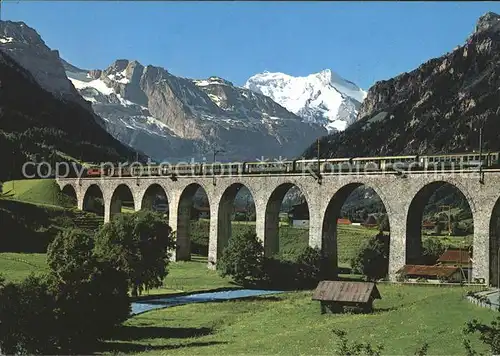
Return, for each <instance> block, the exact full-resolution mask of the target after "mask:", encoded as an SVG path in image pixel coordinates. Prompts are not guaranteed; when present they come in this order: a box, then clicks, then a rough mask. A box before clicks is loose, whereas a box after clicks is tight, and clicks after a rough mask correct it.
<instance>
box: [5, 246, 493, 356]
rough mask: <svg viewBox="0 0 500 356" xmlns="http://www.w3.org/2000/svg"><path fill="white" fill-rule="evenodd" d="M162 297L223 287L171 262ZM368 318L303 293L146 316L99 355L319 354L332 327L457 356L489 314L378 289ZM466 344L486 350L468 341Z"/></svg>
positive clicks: (19, 263) (21, 271)
mask: <svg viewBox="0 0 500 356" xmlns="http://www.w3.org/2000/svg"><path fill="white" fill-rule="evenodd" d="M44 259H45V256H44V255H43V254H11V253H3V254H0V269H1V270H2V271H3V272H4V273H5V274H6V276H7V277H8V279H14V280H19V279H21V278H23V277H25V276H27V275H28V274H29V273H30V271H42V270H44V269H45V268H46V267H45V266H46V265H45V261H44ZM165 284H166V285H167V287H168V290H164V292H165V291H167V292H179V291H194V290H204V289H214V288H220V287H228V286H231V284H230V281H229V280H228V279H223V278H220V277H219V276H217V274H216V272H214V271H209V270H207V268H206V260H205V259H203V258H198V257H197V258H195V260H194V261H192V262H177V263H172V265H171V268H170V274H169V276H168V277H167V278H166V280H165ZM379 289H380V292H381V294H382V298H383V299H382V300H377V301H376V302H375V309H376V312H375V313H374V314H372V315H328V314H327V315H320V313H319V305H318V303H317V302H314V301H312V300H311V292H307V291H306V292H290V293H286V294H282V295H277V296H268V297H260V298H254V299H252V300H245V301H243V300H240V301H230V302H223V303H217V304H214V303H207V304H193V305H187V306H180V307H174V308H170V309H164V310H157V311H151V312H148V313H145V314H141V315H138V316H136V317H133V318H131V319H130V320H128V321H127V322H126V323H125V324H124V327H123V328H122V329H121V330H120V331H119V332H118V333H117V334H116V335H115V336H114V338H113V340H112V341H110V342H109V343H108V344H106V345H105V347H104V348H103V350H102V351H103V352H123V353H127V354H128V353H133V352H144V353H148V354H168V355H175V354H180V355H192V354H217V355H219V354H228V355H230V354H238V353H239V354H241V353H245V354H326V353H333V352H334V347H335V339H334V337H333V336H332V333H331V330H332V329H333V328H342V329H345V330H346V331H347V332H348V336H349V338H350V339H354V338H356V339H357V340H358V341H366V342H371V343H377V342H381V343H383V344H384V345H385V352H384V353H385V354H413V352H414V351H415V349H416V348H417V347H419V346H421V345H422V344H423V343H424V342H429V344H430V353H431V354H464V352H463V347H462V344H461V340H462V335H461V330H462V327H463V325H464V323H465V322H466V321H468V320H470V319H472V318H478V319H480V320H482V321H485V322H489V321H490V320H492V319H493V317H494V316H495V313H492V312H491V311H489V310H487V309H482V308H479V307H477V306H475V305H472V304H471V303H468V302H467V301H465V300H464V299H463V295H464V293H465V289H464V288H460V287H455V288H446V287H432V286H397V285H388V284H381V285H379ZM472 339H473V344H474V345H475V346H476V347H478V348H479V349H480V350H482V351H486V350H485V349H484V347H483V346H482V345H481V344H480V343H479V342H478V339H477V338H476V337H474V338H472Z"/></svg>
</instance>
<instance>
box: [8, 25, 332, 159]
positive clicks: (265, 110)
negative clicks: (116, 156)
mask: <svg viewBox="0 0 500 356" xmlns="http://www.w3.org/2000/svg"><path fill="white" fill-rule="evenodd" d="M0 25H1V27H0V50H2V51H4V52H5V53H7V54H9V56H11V57H12V58H13V59H14V60H15V61H16V62H18V63H19V64H20V65H21V66H22V67H24V68H25V69H27V70H28V71H29V72H30V73H31V74H32V75H33V77H34V78H35V79H36V80H37V82H38V83H39V85H40V86H42V87H43V88H44V89H45V90H47V91H49V92H51V93H52V94H53V95H54V96H55V97H56V98H59V99H60V100H63V101H73V102H77V103H78V104H80V105H81V106H83V107H85V108H86V109H87V110H89V111H90V112H91V113H92V115H94V116H95V120H96V121H97V122H98V123H99V124H101V125H102V126H105V128H106V129H107V131H108V132H110V133H111V134H112V135H113V136H114V137H115V138H118V139H119V140H120V141H122V142H123V143H125V144H127V145H130V146H132V147H133V148H135V149H138V150H140V151H142V152H144V153H146V154H147V155H149V156H151V157H152V158H153V159H156V160H168V161H179V160H191V159H195V160H202V159H203V158H204V157H208V160H211V158H210V157H211V156H212V152H213V149H214V148H215V147H217V148H222V149H223V150H224V151H225V153H224V154H219V156H218V157H217V158H218V159H219V160H224V161H228V160H241V161H246V160H255V159H257V158H260V157H261V156H264V157H268V158H270V157H278V156H282V157H288V158H292V157H296V156H297V155H299V154H300V153H302V152H303V150H304V149H305V148H306V147H307V146H308V145H309V144H310V142H311V141H314V140H315V139H316V138H317V137H319V136H323V135H325V134H326V133H327V131H326V130H325V129H324V128H323V127H322V126H321V125H318V124H315V123H309V122H304V120H303V119H302V118H301V117H299V116H297V115H295V114H293V113H291V112H290V111H288V110H287V109H285V108H284V107H282V106H281V105H279V104H277V103H276V102H274V101H273V100H272V99H271V98H269V97H267V96H265V95H262V94H258V93H255V92H253V91H251V90H248V89H246V88H240V87H236V86H234V85H233V84H232V83H231V82H229V81H227V80H224V79H222V78H218V77H210V78H208V79H203V80H193V79H188V78H182V77H177V76H175V75H173V74H171V73H169V72H168V71H167V70H165V69H164V68H160V67H154V66H151V65H147V66H143V65H142V64H141V63H139V62H137V61H130V60H125V59H123V60H117V61H115V62H114V63H113V64H112V65H110V66H109V67H108V68H106V69H104V70H100V69H96V70H85V69H80V68H78V67H76V66H74V65H72V64H70V63H68V62H66V61H64V60H62V59H61V58H60V57H59V53H58V51H56V50H52V49H50V48H49V47H47V46H46V44H45V43H44V41H43V40H42V38H41V37H40V35H39V34H38V33H37V32H36V31H35V30H34V29H32V28H30V27H28V26H27V25H26V24H24V23H22V22H10V21H2V22H0ZM68 78H69V79H68ZM96 114H97V115H96ZM68 120H71V117H68Z"/></svg>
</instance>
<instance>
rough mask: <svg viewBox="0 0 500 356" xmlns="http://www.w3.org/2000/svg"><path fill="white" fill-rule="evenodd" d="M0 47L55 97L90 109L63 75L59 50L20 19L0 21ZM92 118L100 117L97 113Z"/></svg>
mask: <svg viewBox="0 0 500 356" xmlns="http://www.w3.org/2000/svg"><path fill="white" fill-rule="evenodd" d="M0 49H1V50H2V51H3V52H5V53H7V54H8V55H9V56H10V57H11V58H13V59H14V60H15V61H16V62H17V63H19V64H20V65H21V66H22V67H23V68H25V69H27V70H28V71H29V72H30V73H31V75H32V76H33V77H34V78H35V80H36V82H37V83H38V84H39V85H40V86H41V87H42V88H43V89H45V90H47V91H49V92H50V93H52V94H53V95H54V96H55V97H56V98H59V99H63V100H68V101H73V102H75V103H78V104H79V105H81V106H83V107H84V108H86V109H87V110H89V111H92V108H91V106H90V104H89V103H88V102H86V101H85V100H83V99H82V97H81V96H80V95H79V93H78V92H77V91H76V90H75V88H74V87H73V85H72V84H71V82H70V81H69V79H68V78H67V77H66V73H65V70H64V67H63V66H62V65H61V62H60V60H61V59H60V57H59V52H58V51H57V50H52V49H50V48H49V47H47V45H46V44H45V42H44V41H43V39H42V38H41V37H40V35H39V34H38V33H37V32H36V31H35V30H34V29H32V28H31V27H29V26H27V25H26V24H25V23H24V22H12V21H0ZM96 120H98V121H100V120H99V119H98V118H97V117H96Z"/></svg>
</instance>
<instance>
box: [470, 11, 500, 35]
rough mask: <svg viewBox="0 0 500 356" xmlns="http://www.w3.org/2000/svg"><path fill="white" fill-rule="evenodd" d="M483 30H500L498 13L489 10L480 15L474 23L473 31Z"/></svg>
mask: <svg viewBox="0 0 500 356" xmlns="http://www.w3.org/2000/svg"><path fill="white" fill-rule="evenodd" d="M484 31H495V32H498V31H500V15H498V14H496V13H494V12H491V11H490V12H487V13H486V14H484V15H482V16H481V17H480V18H479V19H478V21H477V23H476V29H475V31H474V32H475V33H479V32H484Z"/></svg>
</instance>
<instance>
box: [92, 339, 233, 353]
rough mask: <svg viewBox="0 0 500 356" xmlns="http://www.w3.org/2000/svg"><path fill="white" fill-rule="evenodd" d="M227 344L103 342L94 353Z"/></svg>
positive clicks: (208, 342) (132, 351)
mask: <svg viewBox="0 0 500 356" xmlns="http://www.w3.org/2000/svg"><path fill="white" fill-rule="evenodd" d="M219 344H227V342H225V341H206V342H199V341H197V342H190V343H186V344H175V345H143V344H134V343H131V342H103V343H101V345H100V346H99V349H98V350H96V353H103V352H107V353H112V354H125V355H129V354H132V353H138V352H146V351H162V350H175V349H180V348H184V347H186V348H188V347H201V346H211V345H219Z"/></svg>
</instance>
